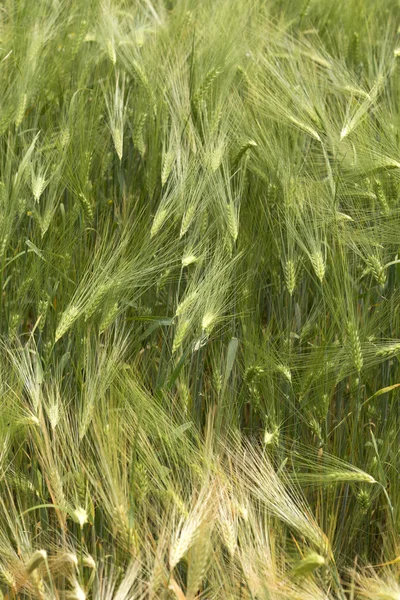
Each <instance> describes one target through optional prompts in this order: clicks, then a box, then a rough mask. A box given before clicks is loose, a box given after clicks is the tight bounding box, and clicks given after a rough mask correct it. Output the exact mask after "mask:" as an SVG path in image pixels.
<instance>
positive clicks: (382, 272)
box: [365, 254, 386, 287]
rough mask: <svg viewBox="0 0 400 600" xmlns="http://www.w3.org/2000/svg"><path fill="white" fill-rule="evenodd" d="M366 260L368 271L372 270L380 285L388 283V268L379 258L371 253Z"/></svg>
mask: <svg viewBox="0 0 400 600" xmlns="http://www.w3.org/2000/svg"><path fill="white" fill-rule="evenodd" d="M365 262H366V263H367V269H366V272H370V273H371V274H372V276H373V277H374V279H375V281H376V282H377V283H378V285H380V286H382V287H383V286H384V285H385V283H386V269H385V267H384V265H383V264H382V263H381V261H380V260H379V258H378V257H377V256H374V255H373V254H370V255H369V256H368V257H367V259H366V261H365Z"/></svg>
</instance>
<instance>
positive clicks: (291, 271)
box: [284, 259, 296, 296]
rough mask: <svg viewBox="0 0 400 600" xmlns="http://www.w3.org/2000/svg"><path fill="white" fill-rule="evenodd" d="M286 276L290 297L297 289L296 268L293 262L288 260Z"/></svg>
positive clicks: (285, 267) (285, 269)
mask: <svg viewBox="0 0 400 600" xmlns="http://www.w3.org/2000/svg"><path fill="white" fill-rule="evenodd" d="M284 275H285V283H286V288H287V291H288V292H289V295H290V296H293V292H294V290H295V287H296V267H295V264H294V261H293V260H290V259H289V260H287V261H286V263H285V266H284Z"/></svg>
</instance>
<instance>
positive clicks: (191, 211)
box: [179, 204, 196, 237]
mask: <svg viewBox="0 0 400 600" xmlns="http://www.w3.org/2000/svg"><path fill="white" fill-rule="evenodd" d="M195 214H196V204H190V205H189V206H188V208H187V210H186V211H185V213H184V215H183V217H182V223H181V230H180V233H179V237H183V236H184V235H185V233H187V231H188V230H189V227H190V226H191V224H192V222H193V219H194V217H195Z"/></svg>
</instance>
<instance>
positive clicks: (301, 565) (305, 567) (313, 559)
mask: <svg viewBox="0 0 400 600" xmlns="http://www.w3.org/2000/svg"><path fill="white" fill-rule="evenodd" d="M324 565H325V558H324V557H323V556H321V555H320V554H317V553H316V552H309V553H308V554H307V555H306V556H305V557H304V558H302V559H301V560H300V561H299V562H298V563H297V564H296V565H295V566H294V567H293V570H292V573H293V575H294V577H304V576H306V575H309V574H310V573H312V572H313V571H315V570H316V569H319V568H321V567H323V566H324Z"/></svg>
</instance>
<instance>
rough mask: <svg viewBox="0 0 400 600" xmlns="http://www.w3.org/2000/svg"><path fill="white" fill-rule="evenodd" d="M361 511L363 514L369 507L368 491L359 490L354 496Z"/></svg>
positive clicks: (369, 497) (369, 496)
mask: <svg viewBox="0 0 400 600" xmlns="http://www.w3.org/2000/svg"><path fill="white" fill-rule="evenodd" d="M356 498H357V502H358V504H359V506H360V509H361V511H362V512H363V513H364V514H365V513H367V512H368V509H369V507H370V506H371V494H370V493H369V491H368V490H360V491H359V492H358V494H357V496H356Z"/></svg>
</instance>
